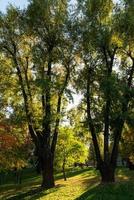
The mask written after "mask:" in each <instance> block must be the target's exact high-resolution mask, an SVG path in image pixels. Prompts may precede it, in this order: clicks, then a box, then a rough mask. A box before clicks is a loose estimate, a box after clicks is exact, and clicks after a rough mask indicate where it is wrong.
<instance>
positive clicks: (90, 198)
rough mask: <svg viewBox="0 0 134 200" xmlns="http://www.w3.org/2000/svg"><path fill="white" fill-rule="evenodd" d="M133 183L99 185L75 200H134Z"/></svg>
mask: <svg viewBox="0 0 134 200" xmlns="http://www.w3.org/2000/svg"><path fill="white" fill-rule="evenodd" d="M133 190H134V183H131V182H126V183H114V184H108V185H102V184H99V185H97V186H94V187H92V188H90V189H88V190H87V191H86V192H84V193H83V194H82V195H81V196H79V197H77V198H76V199H75V200H108V199H109V200H134V193H133V192H132V191H133Z"/></svg>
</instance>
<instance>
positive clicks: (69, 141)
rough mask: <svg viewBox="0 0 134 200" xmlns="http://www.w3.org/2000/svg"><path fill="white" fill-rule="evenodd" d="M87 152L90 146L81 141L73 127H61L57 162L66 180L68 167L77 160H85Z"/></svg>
mask: <svg viewBox="0 0 134 200" xmlns="http://www.w3.org/2000/svg"><path fill="white" fill-rule="evenodd" d="M87 153H88V147H86V145H84V144H83V143H82V142H81V141H80V138H79V137H77V136H76V133H75V132H74V131H73V129H71V128H69V127H61V128H60V131H59V137H58V143H57V148H56V159H55V163H56V165H57V167H58V169H60V168H61V169H62V172H63V177H64V180H65V181H66V168H67V167H69V166H72V165H74V163H75V162H85V160H86V159H87Z"/></svg>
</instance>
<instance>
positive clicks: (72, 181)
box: [0, 168, 134, 200]
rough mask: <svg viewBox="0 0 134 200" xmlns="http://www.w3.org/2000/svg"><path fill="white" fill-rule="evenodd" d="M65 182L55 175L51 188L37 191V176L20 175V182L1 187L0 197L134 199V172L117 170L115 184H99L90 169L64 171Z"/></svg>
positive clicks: (12, 199) (2, 199) (23, 199)
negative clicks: (65, 174)
mask: <svg viewBox="0 0 134 200" xmlns="http://www.w3.org/2000/svg"><path fill="white" fill-rule="evenodd" d="M67 177H68V179H67V181H64V180H63V179H62V175H61V174H57V175H56V186H55V188H53V189H49V190H46V191H40V189H39V188H40V187H39V186H40V183H41V178H40V176H36V175H35V174H34V175H33V174H32V172H31V174H29V176H28V175H26V174H24V175H23V181H22V184H21V185H15V184H11V183H9V184H5V185H1V186H0V200H29V199H31V200H38V199H40V200H134V171H130V170H128V169H123V168H122V169H121V168H120V169H118V170H117V173H116V183H114V184H109V185H101V184H100V177H99V173H98V172H97V171H96V170H95V169H93V168H85V169H77V171H76V170H75V171H72V172H68V173H67Z"/></svg>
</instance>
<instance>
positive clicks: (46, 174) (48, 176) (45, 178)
mask: <svg viewBox="0 0 134 200" xmlns="http://www.w3.org/2000/svg"><path fill="white" fill-rule="evenodd" d="M53 172H54V170H53V159H52V156H49V157H48V156H47V157H44V158H43V161H42V184H41V186H42V188H45V189H50V188H53V187H54V186H55V184H54V173H53Z"/></svg>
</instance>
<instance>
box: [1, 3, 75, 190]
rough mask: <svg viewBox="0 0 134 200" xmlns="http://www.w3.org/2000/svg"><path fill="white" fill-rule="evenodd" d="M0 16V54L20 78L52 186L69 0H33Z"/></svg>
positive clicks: (68, 56) (68, 57)
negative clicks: (23, 7) (0, 51)
mask: <svg viewBox="0 0 134 200" xmlns="http://www.w3.org/2000/svg"><path fill="white" fill-rule="evenodd" d="M0 20H1V21H0V24H1V48H2V54H3V56H4V57H5V58H8V59H9V60H10V61H11V63H12V66H13V71H14V72H15V73H16V75H17V78H18V84H19V89H20V91H21V94H22V97H23V101H24V108H25V113H26V119H27V123H28V128H29V133H30V135H31V137H32V140H33V142H34V144H35V147H36V154H37V156H38V160H39V162H40V166H41V171H42V177H43V180H42V187H43V188H51V187H53V186H54V175H53V161H54V154H55V148H56V143H57V136H58V128H59V123H60V118H61V105H62V97H63V95H64V92H65V89H66V87H67V85H68V82H69V77H70V72H71V65H72V53H71V52H72V44H71V39H70V36H69V34H67V33H66V31H67V25H65V24H66V22H67V3H66V1H55V2H54V1H42V0H40V1H37V0H34V1H31V3H30V5H29V7H28V10H27V12H26V13H25V12H21V11H19V10H17V9H15V8H13V7H11V8H9V9H8V10H7V14H6V15H1V19H0Z"/></svg>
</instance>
